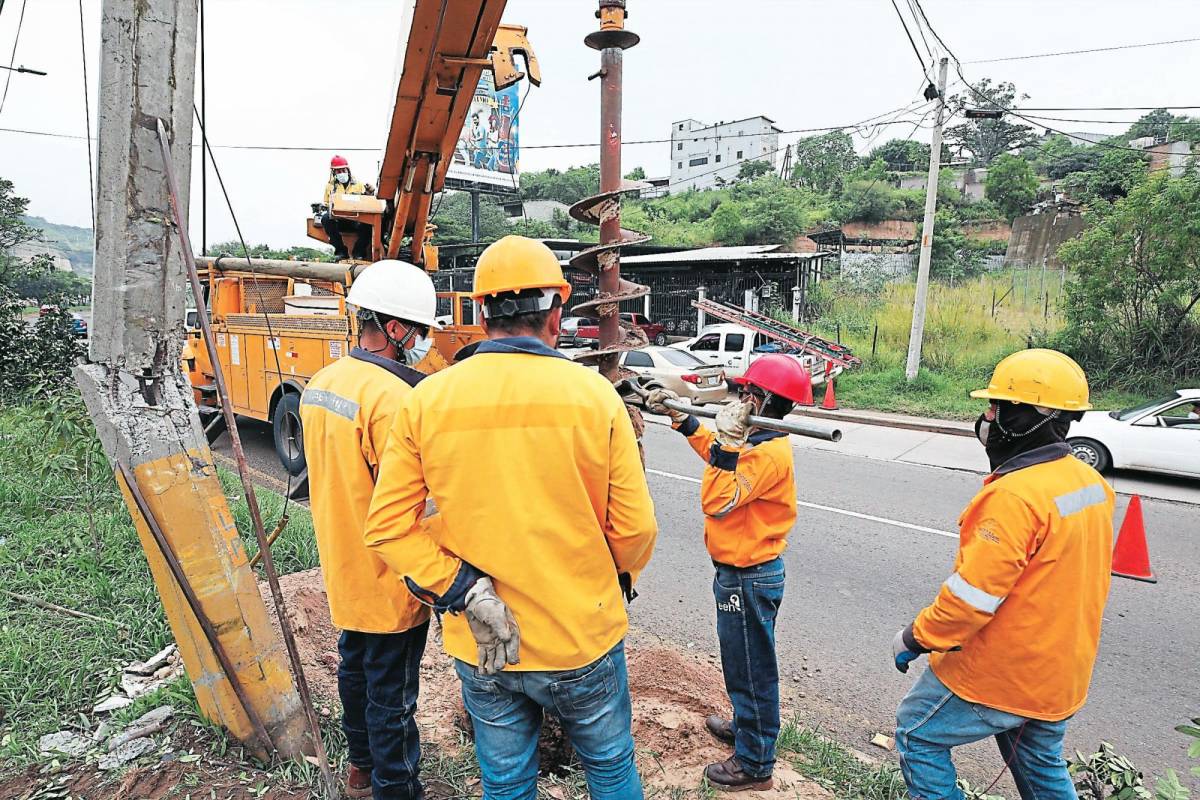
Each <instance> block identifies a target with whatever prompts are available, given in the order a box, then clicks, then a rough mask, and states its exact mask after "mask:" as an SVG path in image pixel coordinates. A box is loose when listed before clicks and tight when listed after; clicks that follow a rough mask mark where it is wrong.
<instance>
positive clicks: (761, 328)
mask: <svg viewBox="0 0 1200 800" xmlns="http://www.w3.org/2000/svg"><path fill="white" fill-rule="evenodd" d="M692 306H693V307H695V308H697V309H699V310H700V311H703V312H704V313H705V314H709V315H712V316H714V317H716V318H717V319H723V320H725V321H726V322H733V323H735V324H737V325H741V326H743V327H746V328H749V329H750V330H752V331H754V332H755V333H761V334H762V335H764V336H766V337H768V338H771V339H776V340H778V341H780V342H783V343H784V344H788V345H791V346H792V347H794V348H796V349H797V350H801V351H803V352H805V353H811V354H813V355H815V356H820V357H821V358H823V359H825V360H826V361H831V362H833V363H834V364H837V365H839V366H842V367H845V368H846V369H850V368H851V367H856V366H858V365H860V364H862V359H861V358H859V357H858V356H855V355H853V354H852V353H851V352H850V348H849V347H846V346H845V345H841V344H838V343H836V342H831V341H829V340H828V339H822V338H821V337H820V336H817V335H816V334H815V333H809V332H807V331H803V330H800V329H799V328H797V327H795V326H793V325H789V324H787V323H786V322H780V321H779V320H777V319H774V318H772V317H768V316H767V315H766V314H759V313H758V312H757V311H750V310H749V309H745V308H740V307H738V306H733V305H726V304H725V303H720V302H718V301H716V300H693V301H692Z"/></svg>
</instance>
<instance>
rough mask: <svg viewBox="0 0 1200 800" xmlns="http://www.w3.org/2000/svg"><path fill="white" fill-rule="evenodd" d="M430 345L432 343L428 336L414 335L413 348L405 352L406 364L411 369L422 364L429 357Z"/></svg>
mask: <svg viewBox="0 0 1200 800" xmlns="http://www.w3.org/2000/svg"><path fill="white" fill-rule="evenodd" d="M430 344H431V341H430V339H429V337H428V336H421V335H420V334H418V333H414V334H413V338H412V347H410V348H408V349H407V350H405V351H404V363H405V364H408V366H410V367H411V366H415V365H416V364H418V363H420V362H421V360H422V359H424V358H425V356H427V355H429V346H430Z"/></svg>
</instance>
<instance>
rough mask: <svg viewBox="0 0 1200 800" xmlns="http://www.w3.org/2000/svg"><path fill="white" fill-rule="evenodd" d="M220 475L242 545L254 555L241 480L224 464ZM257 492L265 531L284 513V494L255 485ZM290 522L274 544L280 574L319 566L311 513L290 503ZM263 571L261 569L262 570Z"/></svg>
mask: <svg viewBox="0 0 1200 800" xmlns="http://www.w3.org/2000/svg"><path fill="white" fill-rule="evenodd" d="M217 474H218V475H219V476H220V478H221V488H222V489H224V491H225V497H227V498H228V499H229V508H230V510H231V511H232V512H233V519H234V521H235V522H236V523H237V529H238V533H239V534H241V537H242V544H243V545H245V547H246V557H247V558H254V556H255V555H256V554H257V553H258V540H257V539H255V538H254V528H253V526H252V525H251V524H250V507H249V505H247V503H246V497H245V492H244V491H243V489H242V481H241V479H240V478H239V477H238V475H237V473H236V472H233V471H232V470H227V469H225V468H224V467H221V466H218V467H217ZM254 495H255V497H257V498H258V507H259V511H260V512H261V513H262V518H263V526H264V527H265V528H266V534H267V535H268V536H270V535H271V531H272V530H274V528H275V526H276V525H277V524H278V523H279V518H280V516H281V515H282V514H283V512H284V505H285V503H284V500H285V498H284V496H283V495H281V494H276V493H275V492H272V491H269V490H267V489H263V488H262V487H260V486H255V487H254ZM286 505H287V515H288V524H287V527H286V528H284V529H283V533H281V534H280V535H279V538H278V539H276V540H275V544H273V545H272V546H271V556H272V559H273V560H274V563H275V571H276V572H277V573H279V574H280V575H290V574H291V573H293V572H301V571H303V570H306V569H312V568H313V567H316V566H319V565H320V559H319V558H318V555H317V538H316V534H315V533H314V532H313V524H312V514H310V513H309V511H308V509H307V508H305V507H304V506H302V505H300V504H299V503H295V502H290V503H287V504H286ZM260 574H261V570H260Z"/></svg>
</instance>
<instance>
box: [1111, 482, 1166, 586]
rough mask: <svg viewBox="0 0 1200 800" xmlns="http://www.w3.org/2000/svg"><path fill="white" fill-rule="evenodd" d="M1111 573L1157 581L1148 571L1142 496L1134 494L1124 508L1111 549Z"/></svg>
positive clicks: (1148, 556) (1120, 576)
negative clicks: (1121, 520) (1113, 545)
mask: <svg viewBox="0 0 1200 800" xmlns="http://www.w3.org/2000/svg"><path fill="white" fill-rule="evenodd" d="M1112 574H1113V575H1116V576H1117V577H1118V578H1131V579H1132V580H1135V581H1145V582H1146V583H1158V578H1156V577H1154V573H1153V572H1151V571H1150V553H1149V551H1148V550H1147V549H1146V526H1145V525H1144V524H1143V523H1142V498H1141V497H1139V496H1138V495H1136V494H1135V495H1134V496H1133V497H1132V499H1130V501H1129V508H1127V509H1126V510H1125V521H1124V522H1122V523H1121V532H1120V533H1119V534H1118V535H1117V546H1116V547H1115V548H1114V549H1113V562H1112Z"/></svg>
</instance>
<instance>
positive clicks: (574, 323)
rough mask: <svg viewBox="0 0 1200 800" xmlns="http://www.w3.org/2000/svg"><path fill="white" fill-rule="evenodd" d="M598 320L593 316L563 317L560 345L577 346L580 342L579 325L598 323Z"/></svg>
mask: <svg viewBox="0 0 1200 800" xmlns="http://www.w3.org/2000/svg"><path fill="white" fill-rule="evenodd" d="M596 324H598V323H597V322H596V320H594V319H592V318H591V317H563V320H562V328H561V333H560V334H559V336H558V344H559V346H560V347H576V346H577V344H578V340H577V338H576V337H577V334H578V333H579V326H580V325H584V326H588V325H596Z"/></svg>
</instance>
